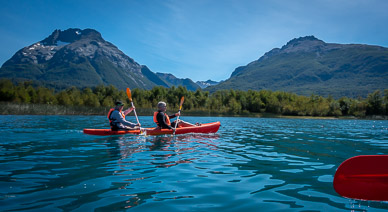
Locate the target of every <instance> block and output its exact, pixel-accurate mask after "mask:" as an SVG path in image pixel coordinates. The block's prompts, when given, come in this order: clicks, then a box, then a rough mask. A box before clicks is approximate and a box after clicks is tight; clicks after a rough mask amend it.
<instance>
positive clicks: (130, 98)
mask: <svg viewBox="0 0 388 212" xmlns="http://www.w3.org/2000/svg"><path fill="white" fill-rule="evenodd" d="M127 96H128V99H129V101H130V102H131V105H132V107H134V106H133V101H132V95H131V90H130V89H129V88H127ZM133 112H134V113H135V116H136V121H137V124H140V122H139V119H138V118H137V114H136V109H134V110H133Z"/></svg>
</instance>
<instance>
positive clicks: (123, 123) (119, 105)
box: [108, 101, 141, 131]
mask: <svg viewBox="0 0 388 212" xmlns="http://www.w3.org/2000/svg"><path fill="white" fill-rule="evenodd" d="M115 105H116V107H114V108H111V109H110V110H109V112H108V119H109V124H110V128H111V129H112V131H117V130H137V129H140V126H141V125H140V124H134V123H132V122H129V121H127V120H125V116H126V115H127V114H129V113H130V112H132V111H133V110H134V109H135V107H130V108H128V109H127V110H125V111H122V110H123V108H124V103H123V102H122V101H117V102H116V103H115Z"/></svg>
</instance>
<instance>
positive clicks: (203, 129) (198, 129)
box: [84, 121, 221, 135]
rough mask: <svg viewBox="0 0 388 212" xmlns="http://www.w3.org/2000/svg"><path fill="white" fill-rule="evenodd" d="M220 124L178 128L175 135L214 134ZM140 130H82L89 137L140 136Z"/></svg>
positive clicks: (148, 130) (166, 131) (167, 131)
mask: <svg viewBox="0 0 388 212" xmlns="http://www.w3.org/2000/svg"><path fill="white" fill-rule="evenodd" d="M220 126H221V123H220V122H219V121H218V122H213V123H207V124H201V125H200V126H193V127H180V128H177V129H176V131H175V134H176V135H179V134H187V133H216V132H217V131H218V129H219V128H220ZM142 131H145V132H146V135H165V134H173V131H172V130H170V129H155V128H144V129H142ZM142 131H140V130H119V131H112V130H111V129H84V133H85V134H89V135H123V134H134V135H139V134H142Z"/></svg>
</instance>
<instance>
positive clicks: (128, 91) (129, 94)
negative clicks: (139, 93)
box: [127, 88, 132, 102]
mask: <svg viewBox="0 0 388 212" xmlns="http://www.w3.org/2000/svg"><path fill="white" fill-rule="evenodd" d="M127 96H128V99H129V101H130V102H132V95H131V90H130V89H129V88H127Z"/></svg>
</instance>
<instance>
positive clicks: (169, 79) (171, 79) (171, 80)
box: [156, 73, 201, 91]
mask: <svg viewBox="0 0 388 212" xmlns="http://www.w3.org/2000/svg"><path fill="white" fill-rule="evenodd" d="M156 75H157V76H158V77H159V78H161V79H163V81H164V82H165V83H166V84H167V85H168V87H172V86H175V87H178V86H184V87H186V88H187V90H190V91H196V90H197V89H201V87H199V85H197V84H196V83H195V82H193V81H192V80H191V79H189V78H186V79H180V78H176V77H175V76H174V75H172V74H167V73H156Z"/></svg>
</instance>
